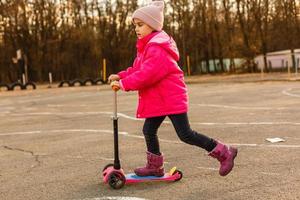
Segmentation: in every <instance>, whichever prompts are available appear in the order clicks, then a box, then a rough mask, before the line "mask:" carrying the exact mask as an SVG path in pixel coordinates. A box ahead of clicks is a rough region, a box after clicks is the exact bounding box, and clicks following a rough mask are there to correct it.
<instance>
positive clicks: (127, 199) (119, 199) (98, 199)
mask: <svg viewBox="0 0 300 200" xmlns="http://www.w3.org/2000/svg"><path fill="white" fill-rule="evenodd" d="M81 200H147V199H143V198H139V197H122V196H120V197H94V198H85V199H81Z"/></svg>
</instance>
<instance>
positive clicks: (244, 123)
mask: <svg viewBox="0 0 300 200" xmlns="http://www.w3.org/2000/svg"><path fill="white" fill-rule="evenodd" d="M190 124H196V125H205V126H216V125H238V126H243V125H294V126H299V125H300V122H191V123H190Z"/></svg>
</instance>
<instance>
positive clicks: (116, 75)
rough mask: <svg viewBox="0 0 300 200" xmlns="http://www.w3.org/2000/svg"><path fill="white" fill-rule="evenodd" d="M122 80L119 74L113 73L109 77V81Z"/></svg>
mask: <svg viewBox="0 0 300 200" xmlns="http://www.w3.org/2000/svg"><path fill="white" fill-rule="evenodd" d="M119 80H120V76H119V75H118V74H111V75H110V76H109V77H108V82H109V83H111V82H112V81H119Z"/></svg>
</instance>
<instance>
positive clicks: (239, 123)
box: [8, 112, 300, 126]
mask: <svg viewBox="0 0 300 200" xmlns="http://www.w3.org/2000/svg"><path fill="white" fill-rule="evenodd" d="M101 114H104V115H112V114H113V113H112V112H61V113H59V112H36V113H10V114H8V115H10V116H21V117H27V116H40V115H54V116H66V115H71V116H74V115H101ZM118 116H119V117H123V118H126V119H130V120H134V121H143V120H144V119H138V118H135V117H131V116H129V115H126V114H123V113H118ZM163 123H164V124H171V122H170V121H168V120H167V121H164V122H163ZM190 124H196V125H203V126H216V125H239V126H240V125H241V126H242V125H295V126H299V125H300V122H191V123H190Z"/></svg>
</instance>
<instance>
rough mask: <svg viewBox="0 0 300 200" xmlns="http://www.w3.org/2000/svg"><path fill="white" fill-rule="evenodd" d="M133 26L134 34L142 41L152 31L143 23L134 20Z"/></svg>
mask: <svg viewBox="0 0 300 200" xmlns="http://www.w3.org/2000/svg"><path fill="white" fill-rule="evenodd" d="M133 25H134V26H135V33H136V35H137V37H138V39H142V38H143V37H145V36H146V35H148V34H150V33H152V31H154V29H153V28H151V27H150V26H148V25H147V24H146V23H145V22H143V21H142V20H139V19H136V18H135V19H133Z"/></svg>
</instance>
